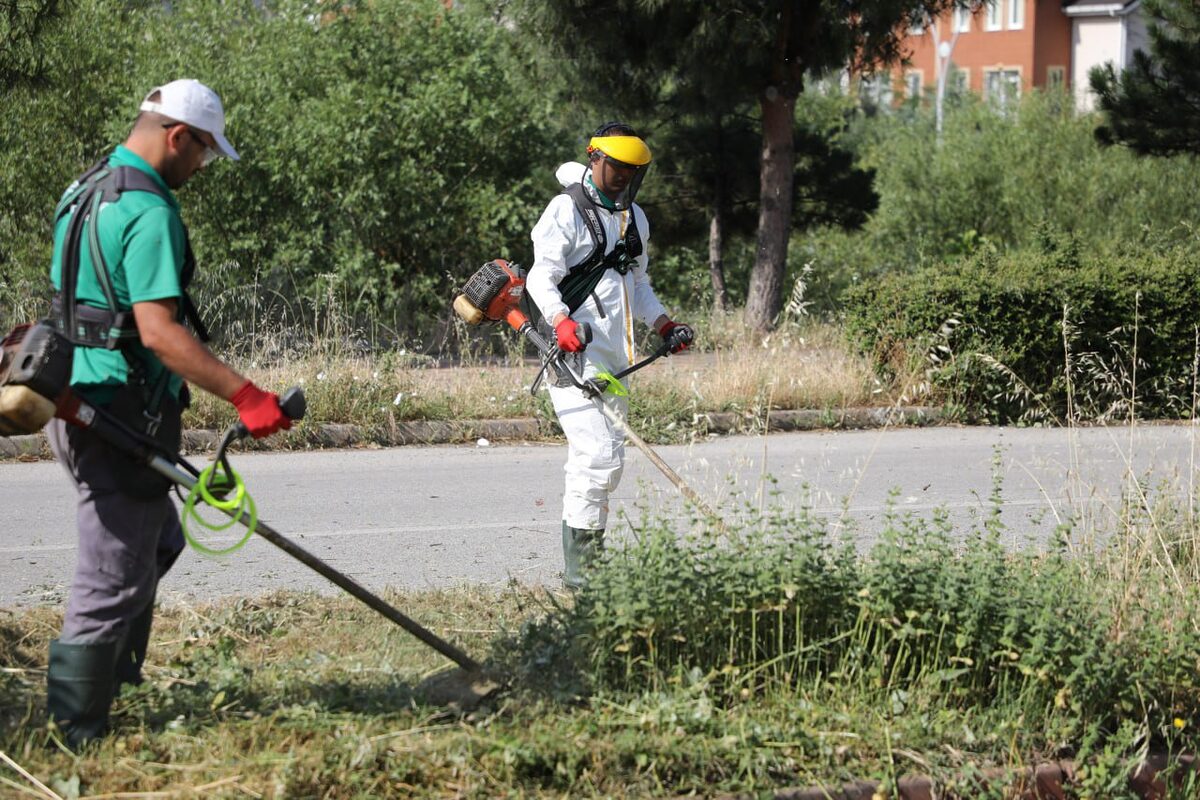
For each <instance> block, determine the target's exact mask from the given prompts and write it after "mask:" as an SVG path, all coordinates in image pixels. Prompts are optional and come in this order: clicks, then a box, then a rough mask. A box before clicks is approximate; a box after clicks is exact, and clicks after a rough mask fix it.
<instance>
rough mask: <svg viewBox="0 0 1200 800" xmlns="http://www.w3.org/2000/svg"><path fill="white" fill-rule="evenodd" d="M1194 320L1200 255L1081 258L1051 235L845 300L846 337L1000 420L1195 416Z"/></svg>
mask: <svg viewBox="0 0 1200 800" xmlns="http://www.w3.org/2000/svg"><path fill="white" fill-rule="evenodd" d="M1043 233H1044V234H1045V232H1044V231H1043ZM1198 319H1200V254H1197V253H1196V252H1195V251H1194V249H1192V248H1188V247H1179V248H1173V249H1169V250H1163V251H1161V252H1143V253H1128V254H1121V253H1114V254H1112V255H1109V256H1107V257H1104V256H1099V255H1084V254H1081V253H1080V249H1079V245H1078V244H1077V243H1076V242H1075V241H1074V239H1072V238H1070V237H1066V236H1062V235H1051V234H1045V235H1044V236H1043V241H1042V245H1041V247H1040V248H1038V249H1036V250H1034V249H1030V250H1026V251H1023V252H1020V253H1015V254H1012V255H1001V254H999V253H998V252H997V251H996V250H995V249H994V248H985V249H983V250H981V251H980V252H978V253H976V254H975V255H974V256H972V257H970V258H966V259H962V260H960V261H957V262H953V263H950V264H946V265H944V266H936V267H927V268H924V269H922V270H919V271H917V272H915V273H912V274H900V273H896V274H891V275H888V276H885V277H883V278H881V279H879V280H877V281H871V282H866V283H863V284H861V285H859V286H857V287H856V288H854V289H853V290H852V291H850V292H849V293H848V294H847V297H846V326H847V333H848V334H849V336H850V337H851V338H852V339H853V340H854V341H855V342H856V344H857V345H858V346H859V347H861V348H862V350H863V351H864V352H866V353H868V354H870V355H871V356H872V357H873V358H874V359H875V361H876V363H877V364H879V365H880V367H881V369H884V370H887V371H889V372H891V373H893V374H899V375H902V376H915V379H916V380H918V381H920V379H922V378H925V377H928V378H929V379H930V380H931V382H932V385H933V388H935V389H940V390H942V391H943V392H945V393H946V394H947V396H948V397H949V398H950V399H951V400H952V401H954V402H957V403H961V404H962V405H963V406H964V407H965V408H966V409H967V411H968V412H969V413H972V414H975V415H980V416H986V417H988V418H990V419H993V420H998V421H1010V420H1016V419H1024V420H1027V421H1042V420H1047V421H1056V422H1065V421H1067V420H1068V419H1069V418H1080V417H1085V418H1091V419H1097V418H1099V419H1108V418H1113V417H1125V416H1127V415H1128V414H1129V413H1131V412H1133V413H1136V414H1138V415H1143V416H1173V417H1178V416H1186V415H1190V413H1191V408H1192V395H1193V391H1194V388H1195V387H1194V385H1193V380H1194V373H1193V366H1194V362H1195V359H1196V335H1197V333H1196V327H1195V326H1196V321H1197V320H1198ZM1064 326H1065V330H1064Z"/></svg>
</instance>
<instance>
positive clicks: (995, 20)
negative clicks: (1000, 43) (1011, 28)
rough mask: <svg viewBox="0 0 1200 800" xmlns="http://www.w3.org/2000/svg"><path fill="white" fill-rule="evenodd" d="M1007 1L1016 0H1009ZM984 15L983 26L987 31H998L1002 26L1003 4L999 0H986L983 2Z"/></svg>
mask: <svg viewBox="0 0 1200 800" xmlns="http://www.w3.org/2000/svg"><path fill="white" fill-rule="evenodd" d="M1009 2H1010V3H1011V2H1017V0H1009ZM984 9H985V11H986V15H985V17H984V20H985V21H984V28H985V30H989V31H998V30H1002V29H1003V28H1004V4H1003V3H1001V2H1000V0H988V2H987V3H985V4H984Z"/></svg>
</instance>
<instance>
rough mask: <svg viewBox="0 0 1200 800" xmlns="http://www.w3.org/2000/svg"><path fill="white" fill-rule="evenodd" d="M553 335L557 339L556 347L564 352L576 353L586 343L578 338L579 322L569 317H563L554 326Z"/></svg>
mask: <svg viewBox="0 0 1200 800" xmlns="http://www.w3.org/2000/svg"><path fill="white" fill-rule="evenodd" d="M554 336H555V337H556V338H557V339H558V349H559V350H562V351H563V352H566V353H578V352H579V351H580V350H582V349H583V348H584V347H585V346H586V345H585V344H584V343H583V342H582V341H580V339H579V323H578V322H576V321H575V320H573V319H571V318H570V317H563V318H562V319H561V320H559V322H558V324H557V325H555V326H554Z"/></svg>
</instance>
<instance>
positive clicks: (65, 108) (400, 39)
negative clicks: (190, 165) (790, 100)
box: [0, 0, 570, 339]
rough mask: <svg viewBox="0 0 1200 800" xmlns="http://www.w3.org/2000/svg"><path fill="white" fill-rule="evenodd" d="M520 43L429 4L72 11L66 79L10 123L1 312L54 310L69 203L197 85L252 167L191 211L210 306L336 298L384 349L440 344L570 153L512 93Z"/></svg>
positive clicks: (232, 175)
mask: <svg viewBox="0 0 1200 800" xmlns="http://www.w3.org/2000/svg"><path fill="white" fill-rule="evenodd" d="M511 38H512V33H511V32H510V31H509V30H508V29H506V28H505V27H503V26H499V25H496V24H495V23H494V21H492V20H491V19H489V18H487V17H484V16H480V15H477V14H474V13H471V12H469V11H455V12H450V11H447V10H446V9H445V8H444V7H443V6H442V5H441V4H439V3H437V2H433V0H429V1H428V2H423V1H422V0H393V1H392V2H386V3H374V2H372V3H348V4H341V5H339V6H337V7H336V8H334V7H332V6H328V7H327V6H323V5H321V4H314V3H310V2H303V1H302V0H295V1H293V0H281V1H280V2H278V3H272V4H270V6H269V8H262V7H261V4H258V3H253V2H250V0H246V1H245V2H241V3H232V4H230V3H216V2H184V3H176V4H173V5H172V7H171V8H170V9H169V10H164V8H163V6H162V4H161V3H153V4H150V3H147V4H144V5H139V4H128V3H123V2H122V3H117V2H110V1H109V0H78V2H75V3H72V4H71V5H70V12H69V14H68V15H67V18H66V19H65V20H63V22H62V23H61V24H60V25H57V26H55V27H52V28H51V29H49V30H47V31H46V32H45V33H44V34H43V35H42V41H41V46H42V48H43V50H44V51H45V52H46V53H47V54H48V55H47V58H48V59H50V60H51V62H52V66H53V67H54V68H52V69H48V70H47V71H46V75H45V76H44V79H43V80H42V81H40V82H38V83H36V84H30V85H20V86H17V87H16V88H15V89H13V90H11V91H10V92H8V96H6V98H5V113H4V115H3V118H2V119H0V142H3V143H4V145H5V146H3V147H0V187H2V188H0V242H2V243H3V244H2V245H0V284H4V285H5V286H6V291H5V297H6V298H8V297H11V298H14V299H16V300H18V301H20V302H22V303H23V304H25V305H33V304H34V302H32V301H36V303H37V304H38V305H40V304H44V302H45V298H46V285H47V281H46V279H45V275H44V273H45V271H46V269H45V265H46V264H47V263H48V262H49V247H50V237H49V235H48V230H49V225H48V217H49V214H50V213H51V210H52V209H53V207H54V203H55V202H56V200H57V195H58V193H59V192H61V190H62V189H64V188H65V187H66V185H67V184H68V183H69V182H70V180H71V178H72V177H73V176H74V175H76V174H78V172H80V171H82V170H83V169H84V168H85V167H86V166H88V165H89V164H90V163H91V162H92V161H93V160H95V159H97V158H99V157H100V156H101V155H102V154H103V153H104V152H106V151H107V150H108V149H109V148H110V147H112V146H113V145H115V144H116V143H118V142H120V141H121V140H122V139H123V138H124V135H125V133H126V132H127V129H128V126H129V125H130V124H131V122H132V120H133V118H134V116H135V114H136V111H137V103H138V102H139V101H140V99H141V97H142V95H144V94H145V92H147V91H148V90H149V89H150V88H152V87H153V86H156V85H159V84H161V83H163V82H165V81H166V80H169V79H171V78H173V77H177V76H179V75H188V76H192V77H197V78H199V79H201V80H205V81H206V82H208V83H209V84H211V85H212V86H213V87H215V88H216V89H217V90H218V91H219V93H220V94H221V95H222V97H223V98H224V100H225V105H226V107H227V112H228V128H229V135H230V138H231V140H232V141H233V142H234V143H235V146H237V147H238V148H239V150H240V151H241V154H242V156H243V159H242V161H241V162H240V163H237V164H234V163H229V162H218V163H217V164H216V165H214V167H213V169H212V170H211V174H205V175H203V176H200V177H198V178H196V179H195V180H194V181H193V182H192V183H191V184H189V185H188V186H187V187H185V188H184V189H183V190H182V191H181V193H180V199H181V202H182V203H183V205H184V215H185V218H186V219H187V220H188V222H189V224H190V227H191V231H192V238H193V242H194V244H195V247H196V251H197V256H198V259H199V261H200V263H201V264H202V265H204V267H205V268H204V269H201V270H200V273H199V275H200V279H201V286H200V292H199V294H200V296H201V298H202V299H208V298H211V297H213V296H214V295H216V294H219V293H222V292H226V291H229V290H231V289H237V290H238V291H239V292H241V293H242V296H243V298H244V300H245V302H246V304H247V306H249V307H255V306H256V307H257V308H256V310H257V313H258V314H259V315H260V316H268V315H270V314H272V313H276V314H279V313H281V307H286V305H287V304H288V303H290V302H293V301H294V300H295V299H296V298H299V297H302V296H304V295H306V294H311V293H313V292H315V291H319V290H320V288H321V286H322V284H323V283H324V284H330V283H332V284H334V285H338V286H342V287H345V288H344V293H345V297H346V299H347V301H348V302H349V303H350V304H351V309H352V311H353V312H355V313H356V314H357V315H358V316H359V317H362V316H365V315H366V314H367V313H368V312H369V313H370V315H371V316H372V317H373V321H374V324H375V325H376V326H377V330H378V332H379V334H380V338H393V339H394V338H401V337H402V336H403V335H405V334H413V333H415V332H417V331H421V332H426V331H428V330H430V329H431V328H433V327H434V326H433V324H432V320H433V319H434V318H437V317H443V318H444V317H445V316H446V315H448V302H447V300H448V297H449V296H450V294H451V291H452V288H453V287H455V286H457V285H459V284H461V282H462V280H463V278H464V276H465V275H467V274H469V273H470V271H472V270H473V269H474V268H475V267H477V266H478V264H480V263H482V262H483V261H485V260H487V259H488V258H490V257H494V256H495V255H498V254H500V253H517V254H520V253H524V252H525V250H526V249H527V239H528V231H529V229H530V228H531V227H532V225H533V222H534V221H535V220H536V217H537V214H538V213H539V212H540V210H541V207H542V206H543V205H544V203H545V201H546V199H547V198H548V197H549V196H550V195H551V194H552V193H553V192H554V191H556V190H557V186H555V185H554V184H553V180H552V178H551V170H553V168H554V167H555V166H557V163H558V161H559V160H563V157H565V156H566V155H567V152H569V151H567V152H564V150H563V148H565V147H569V145H570V141H569V139H568V138H567V137H566V136H565V135H564V134H563V133H562V132H561V131H560V129H559V128H558V127H557V126H556V124H555V122H554V118H553V116H552V114H551V113H550V111H551V107H550V101H549V99H548V98H546V97H545V96H543V95H542V94H541V93H540V92H538V91H537V90H536V87H533V86H531V85H530V84H528V83H526V82H522V81H517V80H513V75H514V74H515V73H516V71H517V68H518V66H519V63H518V62H517V61H516V60H515V59H516V56H515V54H516V53H517V52H519V51H518V49H517V48H514V47H513V46H512V43H511ZM247 286H250V287H253V291H251V292H245V291H244V288H243V287H247ZM280 298H282V299H283V302H280ZM9 302H12V301H11V300H10V301H7V302H4V303H0V305H3V306H7V305H8V303H9ZM20 310H22V311H24V310H25V309H24V308H23V309H20ZM3 313H4V314H5V315H7V314H8V313H11V311H10V309H9V308H5V309H4V312H3ZM14 316H15V314H14ZM0 321H3V320H0ZM388 334H390V337H389V336H388Z"/></svg>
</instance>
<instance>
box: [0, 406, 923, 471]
mask: <svg viewBox="0 0 1200 800" xmlns="http://www.w3.org/2000/svg"><path fill="white" fill-rule="evenodd" d="M941 419H942V411H941V409H938V408H932V407H926V406H906V407H900V408H897V407H891V408H843V409H826V410H817V409H794V410H784V411H772V412H771V413H770V414H769V415H767V416H766V417H764V415H763V414H761V413H754V412H744V413H739V412H730V411H726V412H715V413H709V414H699V415H697V416H696V419H695V421H694V427H695V428H696V429H697V430H699V431H700V432H702V433H705V434H710V433H712V434H735V433H762V432H764V431H767V432H771V431H774V432H785V431H812V430H861V429H867V428H880V427H884V426H888V425H898V426H913V425H933V424H936V423H938V422H940V421H941ZM561 435H562V434H561V431H560V430H559V429H558V426H557V424H556V423H554V422H553V421H550V420H544V419H537V418H533V417H524V418H518V419H467V420H455V421H453V422H446V421H439V420H413V421H409V422H397V423H395V424H394V425H391V426H387V427H384V428H372V427H367V426H362V425H345V424H340V423H327V424H324V425H303V426H300V427H298V428H297V429H296V430H294V431H288V432H286V433H282V434H279V435H278V436H274V437H271V439H269V440H267V441H265V442H252V443H249V444H248V447H250V448H251V449H255V450H268V449H273V450H306V449H336V448H345V447H361V446H364V445H374V446H383V447H399V446H404V445H431V444H460V443H465V442H474V441H477V440H479V439H487V440H489V441H495V442H511V441H530V440H539V439H552V438H557V437H561ZM219 440H220V432H218V431H210V430H187V431H184V432H183V452H185V453H195V452H202V451H209V450H212V449H213V448H215V447H216V446H217V442H218V441H219ZM50 457H51V453H50V447H49V445H48V444H47V443H46V437H45V435H44V434H41V433H35V434H33V435H30V436H11V437H7V438H5V437H0V458H8V459H25V460H28V459H35V458H50Z"/></svg>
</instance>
